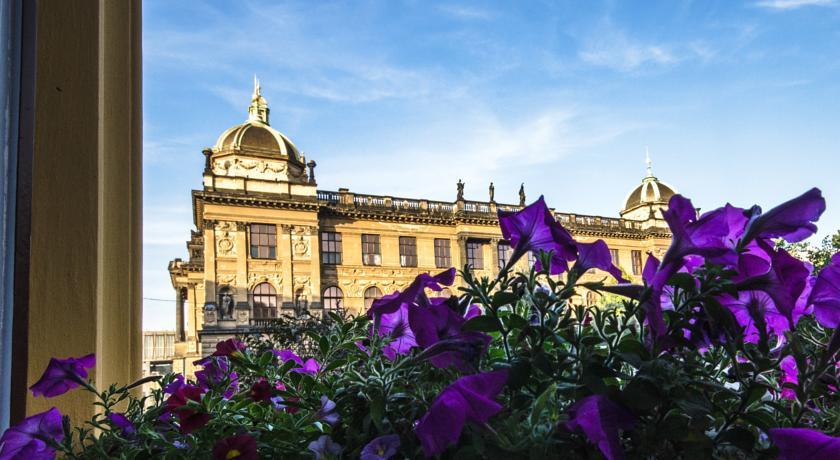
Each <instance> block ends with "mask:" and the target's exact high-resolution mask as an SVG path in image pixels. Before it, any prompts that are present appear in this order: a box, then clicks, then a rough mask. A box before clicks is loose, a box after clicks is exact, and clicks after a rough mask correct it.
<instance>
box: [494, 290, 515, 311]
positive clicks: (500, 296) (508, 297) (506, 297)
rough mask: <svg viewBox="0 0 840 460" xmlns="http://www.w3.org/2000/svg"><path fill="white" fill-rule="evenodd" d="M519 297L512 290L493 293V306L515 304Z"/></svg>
mask: <svg viewBox="0 0 840 460" xmlns="http://www.w3.org/2000/svg"><path fill="white" fill-rule="evenodd" d="M517 300H519V299H518V297H516V295H515V294H514V293H512V292H506V291H500V292H497V293H496V294H494V295H493V307H495V308H499V307H503V306H505V305H514V304H516V301H517Z"/></svg>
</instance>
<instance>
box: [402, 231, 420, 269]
mask: <svg viewBox="0 0 840 460" xmlns="http://www.w3.org/2000/svg"><path fill="white" fill-rule="evenodd" d="M400 266H402V267H416V266H417V238H415V237H413V236H401V237H400Z"/></svg>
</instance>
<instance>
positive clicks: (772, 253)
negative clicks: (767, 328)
mask: <svg viewBox="0 0 840 460" xmlns="http://www.w3.org/2000/svg"><path fill="white" fill-rule="evenodd" d="M759 246H760V247H761V248H762V249H763V250H764V252H765V254H766V256H767V258H769V261H770V269H769V270H768V271H767V272H766V273H761V274H753V273H749V272H746V273H744V272H742V273H740V274H739V275H740V277H741V278H745V279H743V280H742V281H739V282H738V283H737V284H736V287H737V288H738V289H739V291H762V292H764V293H766V294H767V295H768V296H769V297H770V299H772V301H773V304H774V306H775V309H776V311H778V312H779V313H780V314H782V315H783V316H784V317H785V319H787V322H788V327H789V328H790V329H792V328H794V327H795V326H796V323H797V322H798V321H799V318H800V317H801V316H802V315H803V314H805V313H807V312H808V308H807V307H808V303H807V300H808V297H809V294H810V292H811V288H812V286H813V284H812V283H813V281H812V277H811V270H812V266H811V264H809V263H807V262H803V261H801V260H799V259H797V258H795V257H793V256H791V255H790V254H788V252H787V251H785V250H784V249H781V248H779V249H773V248H770V247H769V246H767V245H765V244H764V243H760V244H759ZM756 265H757V266H758V267H761V264H756Z"/></svg>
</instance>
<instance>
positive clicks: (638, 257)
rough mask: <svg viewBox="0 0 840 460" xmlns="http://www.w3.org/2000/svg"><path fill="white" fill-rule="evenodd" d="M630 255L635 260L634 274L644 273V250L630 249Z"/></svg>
mask: <svg viewBox="0 0 840 460" xmlns="http://www.w3.org/2000/svg"><path fill="white" fill-rule="evenodd" d="M630 256H631V258H632V260H633V274H634V275H641V274H642V251H636V250H633V251H630Z"/></svg>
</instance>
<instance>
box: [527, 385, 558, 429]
mask: <svg viewBox="0 0 840 460" xmlns="http://www.w3.org/2000/svg"><path fill="white" fill-rule="evenodd" d="M555 391H557V385H556V384H555V383H553V382H552V383H551V385H549V386H548V388H546V389H545V390H544V391H543V392H542V393H540V395H539V396H537V399H536V400H534V406H533V407H532V408H531V425H536V424H537V422H539V420H540V416H541V415H542V412H543V409H544V408H545V405H546V404H547V403H548V401H549V400H550V399H551V397H552V396H553V395H554V392H555Z"/></svg>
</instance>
